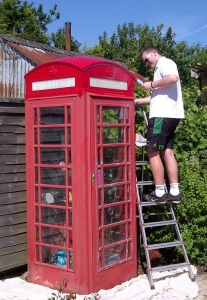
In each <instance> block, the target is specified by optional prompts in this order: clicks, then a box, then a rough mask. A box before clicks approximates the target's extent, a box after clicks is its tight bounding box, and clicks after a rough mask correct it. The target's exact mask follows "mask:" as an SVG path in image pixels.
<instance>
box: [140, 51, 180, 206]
mask: <svg viewBox="0 0 207 300" xmlns="http://www.w3.org/2000/svg"><path fill="white" fill-rule="evenodd" d="M140 56H141V59H142V60H143V62H144V63H145V64H146V65H147V66H149V67H150V68H153V69H154V77H153V81H147V82H144V83H143V85H142V86H143V87H144V88H145V89H146V90H148V91H151V95H150V96H148V97H146V98H140V99H135V105H143V104H150V112H149V122H148V125H147V141H148V146H147V154H148V158H149V162H150V165H151V169H152V174H153V177H154V182H155V191H153V192H152V193H151V194H148V195H145V200H147V201H153V202H155V203H157V204H163V203H166V202H171V203H180V202H181V200H182V197H181V194H180V191H179V184H178V164H177V161H176V158H175V156H174V152H173V145H174V138H175V129H176V127H177V125H178V123H179V121H180V120H181V119H183V118H184V108H183V100H182V93H181V84H180V79H179V74H178V69H177V65H176V64H175V62H174V61H172V60H171V59H168V58H166V57H164V56H161V55H160V53H159V51H158V49H157V48H155V47H154V46H152V45H148V46H145V47H144V48H143V49H142V50H141V53H140ZM162 159H163V160H164V163H165V167H166V171H167V174H168V179H169V182H170V191H169V192H166V188H165V184H164V166H163V163H162Z"/></svg>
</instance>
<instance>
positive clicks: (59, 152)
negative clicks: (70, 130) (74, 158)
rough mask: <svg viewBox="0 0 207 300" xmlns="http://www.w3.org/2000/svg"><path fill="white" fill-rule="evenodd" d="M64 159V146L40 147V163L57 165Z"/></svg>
mask: <svg viewBox="0 0 207 300" xmlns="http://www.w3.org/2000/svg"><path fill="white" fill-rule="evenodd" d="M64 161H65V150H64V148H41V149H40V163H41V164H53V165H58V164H61V163H63V162H64Z"/></svg>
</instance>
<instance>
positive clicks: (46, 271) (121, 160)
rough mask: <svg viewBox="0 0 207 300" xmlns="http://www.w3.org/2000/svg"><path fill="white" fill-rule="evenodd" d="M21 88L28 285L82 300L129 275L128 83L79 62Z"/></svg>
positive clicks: (55, 65)
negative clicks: (60, 286) (72, 293)
mask: <svg viewBox="0 0 207 300" xmlns="http://www.w3.org/2000/svg"><path fill="white" fill-rule="evenodd" d="M25 79H26V97H25V107H26V162H27V220H28V271H29V281H30V282H33V283H38V284H41V285H45V286H49V287H51V288H56V287H57V286H58V283H61V281H62V280H64V279H67V280H68V281H69V283H68V286H67V288H66V289H65V291H66V292H67V291H69V290H71V289H72V290H74V291H75V292H76V293H78V294H89V293H92V292H96V291H98V290H99V289H108V288H111V287H113V286H115V285H117V284H120V283H122V282H124V281H126V280H129V279H131V278H132V277H135V276H137V233H136V199H135V198H136V196H135V143H134V137H135V134H134V95H133V76H132V75H131V74H130V72H128V70H127V69H125V68H124V67H122V66H121V65H119V64H117V63H113V62H110V61H107V60H104V59H99V58H92V57H83V56H79V57H68V58H63V59H58V60H54V61H52V62H49V63H45V64H43V65H40V66H38V67H36V68H34V69H33V70H32V71H30V72H29V73H27V74H26V75H25Z"/></svg>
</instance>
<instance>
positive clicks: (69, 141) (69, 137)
mask: <svg viewBox="0 0 207 300" xmlns="http://www.w3.org/2000/svg"><path fill="white" fill-rule="evenodd" d="M68 145H71V128H70V127H69V128H68Z"/></svg>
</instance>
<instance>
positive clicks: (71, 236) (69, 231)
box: [68, 230, 73, 248]
mask: <svg viewBox="0 0 207 300" xmlns="http://www.w3.org/2000/svg"><path fill="white" fill-rule="evenodd" d="M68 234H69V247H70V248H72V247H73V235H72V234H73V232H72V230H68Z"/></svg>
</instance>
